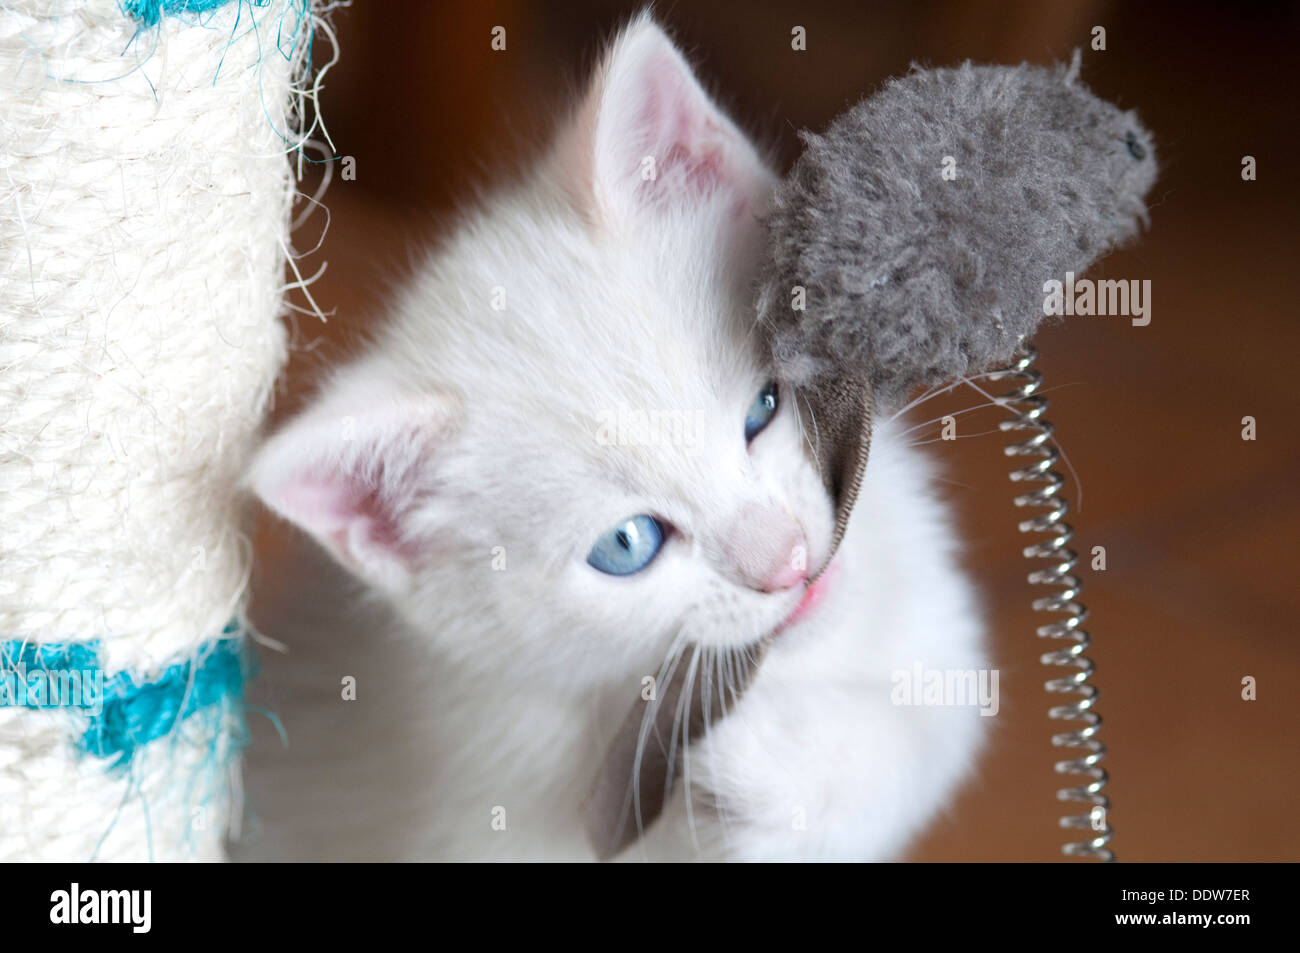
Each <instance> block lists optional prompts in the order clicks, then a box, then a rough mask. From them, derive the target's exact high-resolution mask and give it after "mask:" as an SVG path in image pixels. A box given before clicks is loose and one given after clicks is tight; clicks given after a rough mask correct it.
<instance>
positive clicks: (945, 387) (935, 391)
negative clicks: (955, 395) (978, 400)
mask: <svg viewBox="0 0 1300 953" xmlns="http://www.w3.org/2000/svg"><path fill="white" fill-rule="evenodd" d="M997 373H998V372H997V371H985V372H984V373H983V374H972V375H971V376H970V377H959V378H958V379H957V380H954V381H948V382H946V383H943V384H936V385H935V386H934V387H931V388H930V389H929V390H927V391H924V392H923V393H922V394H921V396H920V397H917V398H916V399H915V400H911V401H908V402H907V403H906V404H904V405H903V406H902V407H900V408H899V409H898V410H896V411H894V412H893V413H892V414H890V416H889V419H890V420H891V421H892V420H897V419H898V418H899V417H901V416H903V414H905V413H907V412H908V411H909V410H913V409H915V408H917V407H920V406H921V405H922V404H924V403H925V402H926V401H927V400H933V399H934V398H935V397H938V396H939V395H940V394H946V393H948V392H949V391H952V390H955V389H956V388H957V385H958V384H962V383H969V382H970V381H974V380H979V379H980V378H981V377H993V376H994V375H995V374H997ZM986 396H987V395H986Z"/></svg>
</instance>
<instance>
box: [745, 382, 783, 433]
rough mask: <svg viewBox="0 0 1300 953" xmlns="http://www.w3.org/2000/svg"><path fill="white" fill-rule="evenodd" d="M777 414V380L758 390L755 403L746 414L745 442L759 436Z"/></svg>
mask: <svg viewBox="0 0 1300 953" xmlns="http://www.w3.org/2000/svg"><path fill="white" fill-rule="evenodd" d="M775 416H776V381H772V382H770V383H769V384H768V385H767V386H766V387H764V388H763V389H762V390H761V391H759V392H758V396H757V397H755V398H754V403H752V404H751V405H750V407H749V412H748V413H746V414H745V442H746V443H748V442H749V441H751V440H753V439H754V438H755V437H757V436H758V435H759V434H760V433H761V432H762V430H763V428H764V427H766V426H767V425H768V424H769V423H771V422H772V418H773V417H775Z"/></svg>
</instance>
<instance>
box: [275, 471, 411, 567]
mask: <svg viewBox="0 0 1300 953" xmlns="http://www.w3.org/2000/svg"><path fill="white" fill-rule="evenodd" d="M279 503H280V506H281V508H282V509H283V510H284V512H285V513H286V515H289V516H290V517H291V518H292V519H293V520H294V521H295V522H297V523H299V524H300V525H302V526H304V527H306V528H307V529H308V530H310V531H311V532H313V533H315V534H316V535H318V536H321V537H323V538H324V539H326V540H328V541H329V542H330V543H331V544H332V546H333V548H334V549H335V551H336V552H338V553H340V554H341V555H344V554H347V553H348V551H349V550H350V549H351V548H352V546H353V543H354V541H355V540H356V539H357V536H358V534H360V535H361V537H363V538H364V539H365V541H366V544H367V545H368V546H369V547H372V548H376V549H382V550H386V551H388V552H391V553H394V554H402V553H403V552H404V550H405V545H404V543H403V541H402V536H401V532H400V531H399V529H398V524H397V519H396V514H394V513H393V512H392V511H391V509H390V508H389V507H387V506H385V505H384V504H383V501H382V499H381V497H380V494H379V491H378V489H376V488H375V487H373V486H368V485H367V484H366V483H364V482H362V481H361V480H358V479H355V478H354V477H352V476H350V475H347V474H333V475H331V476H329V477H326V476H323V475H321V474H305V475H303V476H301V477H298V478H296V479H294V480H291V481H289V482H288V483H287V484H285V485H284V486H283V487H281V489H280V494H279Z"/></svg>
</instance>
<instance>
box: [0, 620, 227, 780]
mask: <svg viewBox="0 0 1300 953" xmlns="http://www.w3.org/2000/svg"><path fill="white" fill-rule="evenodd" d="M100 646H101V643H100V642H98V641H93V642H85V643H67V644H60V643H54V644H47V645H32V644H27V643H24V642H18V641H10V642H4V643H0V671H18V670H20V669H19V666H21V667H22V669H21V670H22V671H26V672H34V671H48V672H55V671H58V672H80V673H95V674H98V673H100V672H101V671H102V668H101V662H100ZM252 668H253V666H252V660H251V655H250V653H249V651H248V649H247V646H246V644H245V642H244V639H243V638H242V637H241V627H240V625H239V624H238V623H237V622H231V623H229V624H228V625H227V626H226V627H225V629H223V630H222V633H221V638H218V639H214V640H213V641H211V642H208V643H205V644H204V645H203V646H202V647H201V648H200V649H199V650H198V652H197V653H195V655H194V657H193V658H192V659H186V660H185V661H183V662H177V663H176V664H174V665H171V666H169V667H168V668H167V669H166V670H165V671H163V672H162V674H161V675H159V676H157V677H156V678H153V679H150V680H147V681H137V680H136V678H135V676H133V675H132V674H131V673H130V672H119V673H117V674H116V675H113V676H111V677H105V678H104V686H103V696H102V699H101V700H102V705H101V706H99V710H98V711H94V712H92V713H91V714H90V721H89V724H88V726H87V728H86V731H85V733H84V734H83V735H82V736H81V738H80V739H79V741H78V745H79V747H80V749H81V750H82V751H83V752H84V753H86V754H89V755H94V756H96V757H99V758H113V759H114V761H113V767H124V766H126V765H127V764H129V763H130V761H131V759H132V758H133V757H134V755H135V752H136V749H138V748H139V747H140V746H141V745H145V744H148V743H149V742H151V741H154V740H156V739H158V738H162V737H164V736H165V735H167V734H170V733H171V731H172V729H174V728H175V727H176V726H177V725H178V724H179V723H180V722H182V721H184V720H186V719H188V718H190V717H192V716H193V715H195V714H197V713H199V712H203V711H216V706H226V705H231V706H235V710H236V711H237V712H238V713H239V714H240V715H241V717H242V711H243V698H244V682H245V680H246V679H247V678H248V677H249V676H251V674H252ZM23 706H24V707H25V708H30V709H43V708H50V707H53V703H51V702H50V700H49V699H46V698H40V699H26V698H25V699H24V700H23Z"/></svg>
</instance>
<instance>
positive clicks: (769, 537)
mask: <svg viewBox="0 0 1300 953" xmlns="http://www.w3.org/2000/svg"><path fill="white" fill-rule="evenodd" d="M723 550H724V551H725V552H726V554H727V558H728V559H729V560H730V561H731V564H732V565H733V566H734V567H735V569H736V573H737V575H739V576H740V578H741V580H742V581H743V582H744V583H745V585H747V586H749V587H750V588H751V589H757V590H759V591H760V592H779V591H781V590H783V589H793V588H794V587H795V586H797V585H799V584H800V583H801V582H803V581H804V579H805V578H806V577H807V576H808V541H807V540H806V539H805V538H804V535H803V530H802V529H801V528H800V526H799V524H798V523H797V522H795V521H794V520H793V519H791V518H790V516H789V515H788V514H787V513H786V512H785V511H783V510H781V509H779V508H777V507H775V506H760V505H758V504H756V503H751V504H749V505H747V506H745V507H743V508H742V509H741V511H740V512H739V513H737V514H736V517H735V519H734V520H733V522H732V524H731V532H729V533H728V534H727V540H726V542H725V543H724V544H723Z"/></svg>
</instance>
